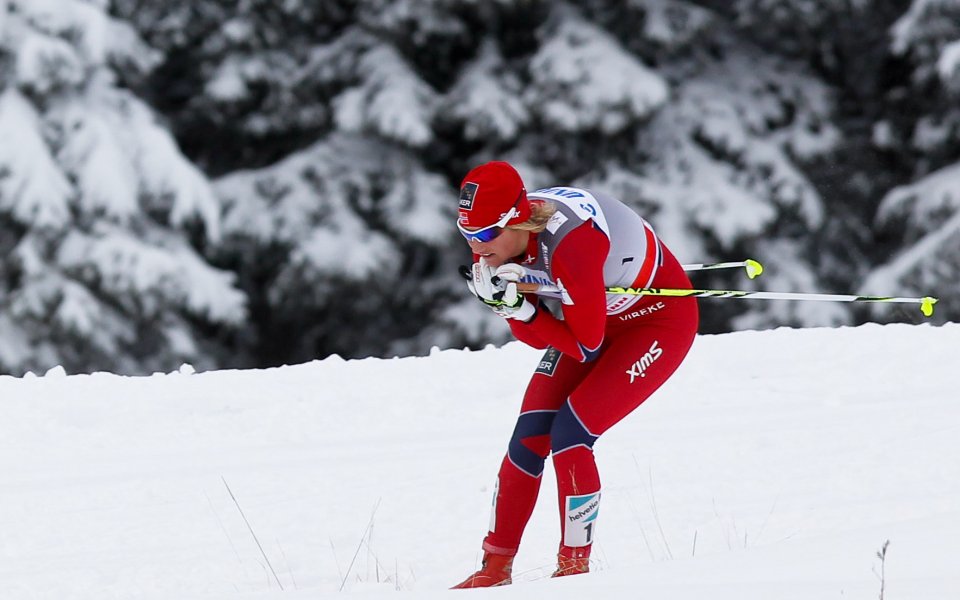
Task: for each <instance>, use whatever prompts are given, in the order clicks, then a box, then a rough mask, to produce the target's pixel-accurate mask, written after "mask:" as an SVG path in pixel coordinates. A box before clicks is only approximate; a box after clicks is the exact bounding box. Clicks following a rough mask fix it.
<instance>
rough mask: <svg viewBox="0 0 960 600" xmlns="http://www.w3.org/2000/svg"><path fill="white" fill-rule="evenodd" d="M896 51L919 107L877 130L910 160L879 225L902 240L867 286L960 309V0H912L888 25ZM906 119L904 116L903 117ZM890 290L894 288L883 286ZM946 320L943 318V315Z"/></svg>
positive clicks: (944, 310) (944, 311)
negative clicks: (908, 170) (909, 171)
mask: <svg viewBox="0 0 960 600" xmlns="http://www.w3.org/2000/svg"><path fill="white" fill-rule="evenodd" d="M890 33H891V50H892V52H894V53H895V54H897V55H899V56H902V57H903V58H904V60H906V61H907V62H908V63H909V64H910V66H911V68H912V69H911V71H910V84H911V91H912V92H913V93H912V94H911V96H910V98H914V99H915V100H916V105H917V106H918V107H919V108H921V110H918V111H914V112H912V113H907V115H896V116H894V117H891V118H890V119H889V120H885V121H882V122H880V123H878V124H877V126H876V128H875V133H876V142H877V144H878V145H880V146H883V147H890V146H896V147H899V148H900V152H901V153H903V154H908V153H909V155H910V156H911V157H912V158H913V160H912V162H911V164H912V165H913V166H914V169H913V173H912V174H911V175H912V177H911V181H909V182H908V183H905V184H903V185H901V186H898V187H896V188H894V189H893V190H891V191H890V192H889V193H888V194H887V195H886V196H885V197H884V199H883V202H882V203H881V205H880V208H879V211H878V215H877V226H878V229H880V230H881V231H883V232H886V233H887V234H888V235H890V236H891V237H893V238H894V239H896V240H897V241H898V243H897V251H896V252H893V253H892V255H891V254H888V255H885V256H882V257H881V259H882V261H883V262H882V263H881V264H880V266H879V267H877V268H876V269H874V270H873V271H872V272H871V273H870V275H869V277H868V279H867V280H866V282H865V283H864V286H863V290H873V291H874V292H876V291H878V290H889V289H895V290H903V291H904V293H907V292H909V293H912V294H919V295H934V296H939V297H940V298H941V304H940V305H938V307H937V308H938V311H939V314H940V315H949V314H956V311H957V309H958V308H960V301H958V300H957V298H958V294H957V292H958V291H960V286H958V283H957V282H958V281H960V277H958V275H960V194H958V189H960V150H958V147H960V145H958V144H960V109H958V108H957V100H958V99H960V1H957V0H913V2H912V3H911V4H910V7H909V10H907V11H906V12H905V13H904V14H903V16H902V17H901V18H900V19H899V20H897V22H896V23H894V25H893V26H892V27H891V32H890ZM905 117H906V118H905ZM884 293H889V292H884ZM941 318H943V317H941Z"/></svg>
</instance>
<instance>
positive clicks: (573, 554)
mask: <svg viewBox="0 0 960 600" xmlns="http://www.w3.org/2000/svg"><path fill="white" fill-rule="evenodd" d="M590 548H591V546H582V547H580V548H571V547H570V546H560V552H558V553H557V570H556V571H554V572H553V575H551V577H566V576H567V575H580V574H581V573H589V572H590Z"/></svg>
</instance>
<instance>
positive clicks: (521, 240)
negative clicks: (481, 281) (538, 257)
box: [467, 227, 530, 267]
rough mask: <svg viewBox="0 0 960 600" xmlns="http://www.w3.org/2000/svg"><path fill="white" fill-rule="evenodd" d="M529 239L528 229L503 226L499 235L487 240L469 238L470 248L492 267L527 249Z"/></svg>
mask: <svg viewBox="0 0 960 600" xmlns="http://www.w3.org/2000/svg"><path fill="white" fill-rule="evenodd" d="M529 240H530V232H529V231H521V230H519V229H510V228H509V227H507V228H505V229H504V230H503V231H502V232H500V235H498V236H497V237H495V238H493V239H492V240H490V241H488V242H480V241H477V240H470V241H468V242H467V243H468V244H470V250H472V251H473V253H474V254H478V255H480V256H481V257H483V259H484V260H485V261H486V263H487V264H488V265H490V266H492V267H499V266H500V265H502V264H504V263H505V262H507V261H508V260H510V259H511V258H513V257H514V256H517V255H519V254H522V253H523V252H524V250H526V249H527V243H528V242H529Z"/></svg>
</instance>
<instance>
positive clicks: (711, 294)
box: [517, 283, 938, 317]
mask: <svg viewBox="0 0 960 600" xmlns="http://www.w3.org/2000/svg"><path fill="white" fill-rule="evenodd" d="M517 290H518V291H520V292H522V293H533V294H537V293H548V292H553V293H556V292H559V291H561V290H560V288H559V287H557V286H555V285H541V284H536V283H518V284H517ZM607 293H608V294H622V295H627V296H671V297H674V298H688V297H694V298H755V299H757V300H817V301H821V302H898V303H908V304H919V305H920V311H921V312H922V313H923V314H924V316H927V317H929V316H931V315H933V305H934V304H936V303H937V300H938V299H937V298H933V297H932V296H924V297H923V298H898V297H894V296H852V295H847V294H808V293H804V292H750V291H746V290H684V289H676V288H623V287H608V288H607Z"/></svg>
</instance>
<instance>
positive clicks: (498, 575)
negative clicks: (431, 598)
mask: <svg viewBox="0 0 960 600" xmlns="http://www.w3.org/2000/svg"><path fill="white" fill-rule="evenodd" d="M512 571H513V557H512V556H504V555H502V554H491V553H489V552H484V553H483V564H482V565H481V566H480V570H479V571H477V572H476V573H474V574H473V575H471V576H470V577H467V578H466V579H465V580H463V581H462V582H461V583H458V584H457V585H455V586H453V587H452V588H450V589H451V590H463V589H469V588H485V587H495V586H498V585H510V584H511V583H512V581H511V579H510V573H511V572H512Z"/></svg>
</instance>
